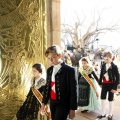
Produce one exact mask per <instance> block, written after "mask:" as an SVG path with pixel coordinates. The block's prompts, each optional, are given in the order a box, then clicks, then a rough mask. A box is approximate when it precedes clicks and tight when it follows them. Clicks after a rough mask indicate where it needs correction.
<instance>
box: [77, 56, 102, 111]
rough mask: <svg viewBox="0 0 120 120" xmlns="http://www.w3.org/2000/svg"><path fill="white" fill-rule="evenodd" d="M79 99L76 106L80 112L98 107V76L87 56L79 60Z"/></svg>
mask: <svg viewBox="0 0 120 120" xmlns="http://www.w3.org/2000/svg"><path fill="white" fill-rule="evenodd" d="M79 64H80V68H79V78H78V88H79V99H78V107H79V108H80V109H82V111H81V112H82V113H84V112H87V111H90V110H96V109H99V106H100V104H99V93H100V87H99V85H98V77H97V75H96V74H95V72H94V69H93V67H92V64H91V62H90V60H89V59H88V58H87V57H84V58H82V59H81V60H80V61H79Z"/></svg>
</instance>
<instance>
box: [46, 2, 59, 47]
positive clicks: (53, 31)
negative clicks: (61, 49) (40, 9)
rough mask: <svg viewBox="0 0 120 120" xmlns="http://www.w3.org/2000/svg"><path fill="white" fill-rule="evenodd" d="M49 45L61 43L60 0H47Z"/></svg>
mask: <svg viewBox="0 0 120 120" xmlns="http://www.w3.org/2000/svg"><path fill="white" fill-rule="evenodd" d="M46 1H47V2H46V8H47V46H51V45H61V36H60V34H61V30H60V24H61V23H60V0H46Z"/></svg>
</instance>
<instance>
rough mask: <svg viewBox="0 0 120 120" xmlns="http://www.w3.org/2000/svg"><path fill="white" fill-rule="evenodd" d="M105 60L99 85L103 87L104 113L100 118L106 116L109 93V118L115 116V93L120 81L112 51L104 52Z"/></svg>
mask: <svg viewBox="0 0 120 120" xmlns="http://www.w3.org/2000/svg"><path fill="white" fill-rule="evenodd" d="M103 58H104V60H105V62H104V63H103V65H102V67H101V74H100V80H99V85H100V86H101V87H102V91H101V106H102V115H100V116H98V117H97V118H98V119H102V118H104V117H106V114H105V107H106V96H107V93H108V101H109V110H110V111H109V115H108V120H112V118H113V106H114V93H116V90H117V85H118V83H119V72H118V68H117V66H116V65H115V64H114V63H113V62H112V53H111V52H109V51H108V52H105V53H104V54H103Z"/></svg>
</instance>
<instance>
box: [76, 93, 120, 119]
mask: <svg viewBox="0 0 120 120" xmlns="http://www.w3.org/2000/svg"><path fill="white" fill-rule="evenodd" d="M108 111H109V108H108V104H107V108H106V113H108ZM100 112H101V111H100V110H98V111H91V112H88V113H81V112H80V110H77V112H76V119H75V120H96V116H97V115H98V114H100ZM113 115H114V116H113V120H120V95H119V96H115V107H114V112H113ZM102 120H107V118H105V119H102Z"/></svg>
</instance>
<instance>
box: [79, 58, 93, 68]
mask: <svg viewBox="0 0 120 120" xmlns="http://www.w3.org/2000/svg"><path fill="white" fill-rule="evenodd" d="M83 59H86V60H87V61H88V65H89V67H93V65H92V62H91V61H90V59H89V58H88V57H83V58H81V59H80V60H79V67H80V68H82V60H83Z"/></svg>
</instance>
